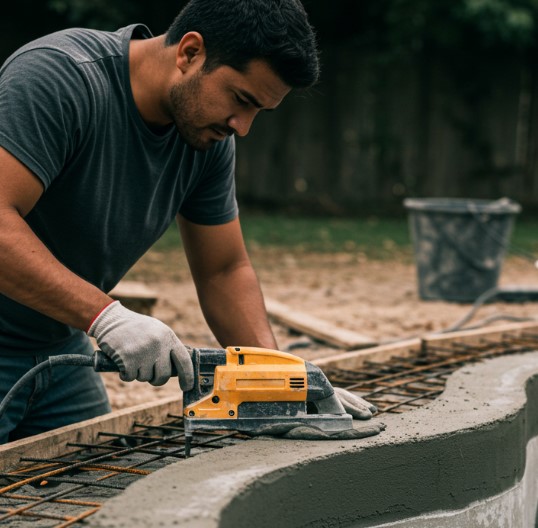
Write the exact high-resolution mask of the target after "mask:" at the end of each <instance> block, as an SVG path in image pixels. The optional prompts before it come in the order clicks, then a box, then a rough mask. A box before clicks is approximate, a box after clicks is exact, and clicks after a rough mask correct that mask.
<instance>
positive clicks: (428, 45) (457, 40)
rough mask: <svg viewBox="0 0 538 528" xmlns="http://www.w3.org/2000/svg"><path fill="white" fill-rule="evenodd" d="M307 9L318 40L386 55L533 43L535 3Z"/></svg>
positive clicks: (537, 21) (537, 22)
mask: <svg viewBox="0 0 538 528" xmlns="http://www.w3.org/2000/svg"><path fill="white" fill-rule="evenodd" d="M306 6H307V9H308V10H309V11H310V12H311V17H312V21H313V23H314V25H315V26H316V27H317V28H318V31H319V34H320V35H321V37H322V38H325V39H332V40H341V39H342V38H347V39H349V40H351V41H353V42H354V43H355V44H356V45H358V46H360V47H366V48H370V49H372V48H373V49H376V50H378V51H380V52H382V53H384V54H385V55H386V56H387V57H391V56H394V55H401V54H409V53H417V52H421V51H423V50H432V49H437V50H445V51H464V52H466V51H469V50H473V49H475V48H485V49H488V48H491V47H496V48H507V49H523V48H528V47H532V46H534V45H536V43H537V38H536V35H537V31H538V0H434V1H432V0H363V1H361V2H358V1H357V0H339V1H338V2H315V1H314V0H311V1H310V2H309V1H308V0H306Z"/></svg>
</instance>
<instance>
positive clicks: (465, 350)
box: [325, 333, 538, 413]
mask: <svg viewBox="0 0 538 528" xmlns="http://www.w3.org/2000/svg"><path fill="white" fill-rule="evenodd" d="M537 348H538V334H533V333H521V334H520V335H518V336H513V335H503V336H501V337H500V338H498V339H495V340H493V339H485V338H484V339H480V340H479V341H477V342H476V343H473V344H469V343H463V342H457V341H454V342H444V343H442V344H440V343H435V342H428V341H424V342H423V346H422V350H420V351H411V352H410V354H409V356H407V357H392V358H391V359H389V360H388V361H385V362H383V363H376V362H372V361H365V362H364V363H363V364H362V365H361V366H360V368H357V369H340V368H330V369H326V370H325V373H326V374H327V377H328V378H329V380H330V381H331V383H332V384H333V385H334V386H336V387H343V388H345V389H347V390H351V391H354V392H357V393H358V394H359V395H360V396H361V397H363V398H365V399H366V400H368V401H369V402H371V403H373V404H374V405H376V406H377V408H378V410H379V412H380V413H383V412H391V413H401V412H404V411H408V410H411V409H415V408H416V407H420V406H422V405H425V404H426V403H428V402H429V401H431V400H434V399H435V398H437V397H438V396H439V395H440V394H441V393H442V392H443V391H444V389H445V384H446V380H447V378H448V376H449V375H450V374H452V373H453V372H455V371H456V370H458V369H459V368H461V367H462V366H463V365H466V364H470V363H475V362H477V361H482V360H484V359H487V358H493V357H496V356H501V355H507V354H516V353H523V352H531V351H534V350H536V349H537Z"/></svg>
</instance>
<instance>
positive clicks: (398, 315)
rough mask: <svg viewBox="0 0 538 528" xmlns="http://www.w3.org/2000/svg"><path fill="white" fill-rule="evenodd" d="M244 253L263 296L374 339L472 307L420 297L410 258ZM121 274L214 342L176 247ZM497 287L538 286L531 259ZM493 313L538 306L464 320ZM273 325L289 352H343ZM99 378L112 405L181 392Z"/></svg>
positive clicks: (515, 262) (183, 326)
mask: <svg viewBox="0 0 538 528" xmlns="http://www.w3.org/2000/svg"><path fill="white" fill-rule="evenodd" d="M250 254H251V258H252V262H253V264H254V266H255V269H256V271H257V273H258V277H259V280H260V284H261V286H262V290H263V292H264V295H265V297H267V298H271V299H274V300H277V301H279V302H281V303H284V304H286V305H288V306H289V307H291V308H293V309H295V310H297V311H300V312H303V313H306V314H309V315H313V316H316V317H318V318H320V319H323V320H326V321H329V322H331V323H333V324H335V325H337V326H339V327H342V328H346V329H350V330H353V331H355V332H359V333H361V334H364V335H366V336H369V337H372V338H374V339H375V340H376V341H378V342H379V343H383V342H388V341H391V340H395V339H403V338H406V337H415V336H420V335H423V334H426V333H429V332H436V331H440V330H443V329H445V328H448V327H449V326H451V325H452V324H454V323H456V322H457V321H459V320H460V318H462V317H463V316H465V315H466V314H467V313H468V312H469V310H470V309H471V306H472V305H471V304H457V303H447V302H438V301H422V300H420V299H419V297H418V292H417V278H416V268H415V265H414V263H413V261H412V259H410V258H409V257H408V256H407V257H406V256H401V255H400V256H399V255H397V254H395V256H394V259H392V260H384V261H380V260H369V259H367V258H366V257H365V256H364V255H363V254H361V253H332V254H312V253H304V252H299V253H292V252H286V251H284V250H282V249H263V248H255V249H253V250H251V251H250ZM127 278H128V279H129V280H137V281H142V282H144V283H145V284H146V285H147V286H148V287H150V288H151V289H152V290H154V291H155V292H156V293H157V295H158V301H157V304H156V305H155V307H154V310H153V315H154V316H155V317H157V318H159V319H160V320H162V321H163V322H165V323H167V324H168V325H170V326H171V327H172V328H173V329H174V331H175V332H176V333H177V334H178V336H179V337H180V338H181V339H182V341H183V342H185V343H187V344H190V345H193V346H206V347H207V346H218V344H217V342H216V341H215V339H214V337H213V336H212V334H211V331H210V330H209V328H208V327H207V325H206V323H205V321H204V319H203V316H202V314H201V311H200V308H199V306H198V302H197V299H196V292H195V289H194V286H193V284H192V281H191V279H190V273H189V271H188V267H187V264H186V261H185V257H184V256H183V254H182V253H181V252H179V251H178V252H173V253H169V254H166V256H164V255H163V254H162V253H152V252H150V253H148V254H147V255H146V256H145V257H144V258H143V259H142V260H141V261H140V262H139V263H138V264H137V265H136V266H135V267H134V268H133V270H132V271H131V272H130V274H129V275H128V277H127ZM499 285H522V286H533V287H536V288H538V270H537V269H536V268H534V267H533V265H532V263H530V262H527V261H525V260H522V259H519V258H516V257H512V258H510V259H507V260H506V262H505V264H504V266H503V270H502V273H501V277H500V280H499ZM495 314H502V315H508V316H511V317H526V318H534V317H537V318H538V304H537V303H532V302H530V303H522V304H517V303H490V304H487V305H484V306H482V307H481V308H480V310H479V311H478V312H477V314H476V316H475V317H474V318H473V320H472V321H471V322H470V323H469V324H470V325H472V324H474V323H476V322H480V321H481V320H482V319H484V318H487V317H489V316H492V315H495ZM506 322H507V321H506V320H504V321H499V322H497V323H494V324H502V323H506ZM508 322H510V321H508ZM273 330H274V332H275V335H276V338H277V341H278V344H279V347H280V349H281V350H286V349H287V348H288V347H290V346H291V347H293V353H295V354H297V355H300V356H302V357H305V358H306V359H312V358H315V357H321V356H326V355H332V354H336V353H340V352H342V351H341V350H338V349H336V348H331V347H329V346H327V345H326V344H323V343H318V342H314V341H312V340H311V339H309V338H308V336H301V335H298V334H296V333H293V332H291V331H289V330H288V329H287V328H284V327H282V326H280V325H278V324H275V323H273ZM104 378H105V383H106V386H107V389H108V392H109V396H110V399H111V402H112V406H113V408H114V409H120V408H124V407H129V406H133V405H137V404H140V403H145V402H149V401H152V400H156V399H159V398H163V397H166V396H170V395H174V394H178V390H179V388H178V384H177V380H174V379H172V380H171V381H170V382H168V383H167V384H166V385H164V386H163V387H152V386H151V385H149V384H147V383H139V382H132V383H124V382H122V381H121V380H119V378H118V377H117V375H115V374H105V375H104Z"/></svg>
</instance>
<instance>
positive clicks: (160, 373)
mask: <svg viewBox="0 0 538 528" xmlns="http://www.w3.org/2000/svg"><path fill="white" fill-rule="evenodd" d="M88 335H89V336H91V337H95V339H96V340H97V345H98V346H99V348H100V349H101V350H102V351H103V352H104V353H105V354H106V355H107V356H108V357H110V358H111V359H112V360H113V361H114V362H115V363H116V365H118V367H119V369H120V378H121V379H122V380H123V381H133V380H135V379H136V380H138V381H149V383H151V384H152V385H163V384H164V383H166V382H167V381H168V379H169V378H170V376H171V374H172V364H173V365H174V366H175V367H176V370H177V372H178V377H179V385H180V387H181V389H182V390H183V391H188V390H190V389H192V387H193V386H194V370H193V366H192V360H191V356H190V354H189V352H188V351H187V349H186V348H185V346H184V345H183V343H182V342H181V341H180V340H179V339H178V337H177V336H176V334H175V333H174V332H173V330H172V329H171V328H169V327H168V326H166V325H165V324H164V323H162V322H161V321H159V320H157V319H155V318H154V317H149V316H147V315H141V314H138V313H136V312H133V311H131V310H129V309H127V308H125V307H124V306H122V305H121V303H120V302H119V301H114V302H113V303H111V304H109V305H108V306H107V307H106V308H105V309H104V310H103V311H102V312H101V313H100V314H99V315H98V316H97V317H96V318H95V320H94V321H93V323H92V324H91V326H90V328H89V330H88Z"/></svg>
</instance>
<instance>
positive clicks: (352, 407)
mask: <svg viewBox="0 0 538 528" xmlns="http://www.w3.org/2000/svg"><path fill="white" fill-rule="evenodd" d="M334 393H335V394H336V396H337V398H338V399H339V400H340V403H341V404H342V405H343V407H344V409H345V410H346V412H347V413H349V414H351V416H353V418H356V419H357V420H369V419H370V418H371V417H372V416H373V415H374V414H375V413H376V412H377V407H376V406H375V405H372V404H371V403H368V402H367V401H366V400H363V399H362V398H360V397H359V396H357V395H356V394H354V393H353V392H349V391H347V390H345V389H342V388H340V387H334Z"/></svg>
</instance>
